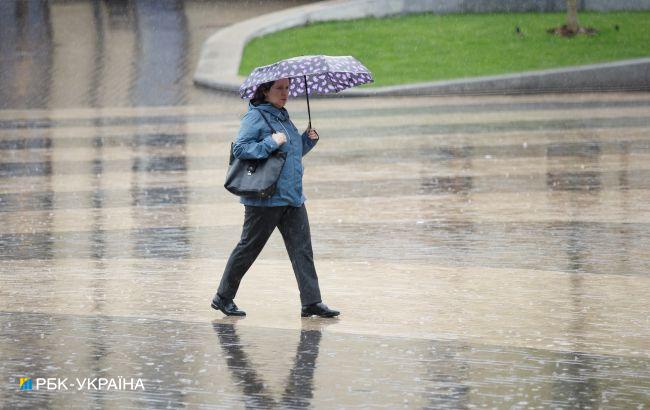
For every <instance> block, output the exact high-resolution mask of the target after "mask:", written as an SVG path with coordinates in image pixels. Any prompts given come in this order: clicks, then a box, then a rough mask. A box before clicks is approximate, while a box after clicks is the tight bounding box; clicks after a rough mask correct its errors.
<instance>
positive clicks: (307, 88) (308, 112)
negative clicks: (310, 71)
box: [303, 75, 311, 129]
mask: <svg viewBox="0 0 650 410" xmlns="http://www.w3.org/2000/svg"><path fill="white" fill-rule="evenodd" d="M303 78H304V79H305V97H307V115H308V116H309V125H308V128H309V129H311V110H310V109H309V87H308V86H307V76H306V75H304V76H303Z"/></svg>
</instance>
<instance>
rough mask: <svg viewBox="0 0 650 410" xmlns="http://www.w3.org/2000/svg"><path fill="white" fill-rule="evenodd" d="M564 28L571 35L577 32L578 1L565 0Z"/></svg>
mask: <svg viewBox="0 0 650 410" xmlns="http://www.w3.org/2000/svg"><path fill="white" fill-rule="evenodd" d="M566 27H567V29H568V30H569V31H571V32H573V33H577V32H578V0H566Z"/></svg>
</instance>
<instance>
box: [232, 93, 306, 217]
mask: <svg viewBox="0 0 650 410" xmlns="http://www.w3.org/2000/svg"><path fill="white" fill-rule="evenodd" d="M260 111H261V112H260ZM262 115H265V116H266V119H267V120H268V121H269V122H270V123H271V126H272V127H273V128H274V129H275V131H276V132H282V133H284V134H285V135H286V136H287V142H285V143H284V144H282V145H278V143H277V142H275V140H274V139H273V138H272V137H271V134H272V131H271V129H270V128H269V126H268V125H267V124H266V121H264V119H263V118H262ZM317 142H318V140H312V139H310V138H309V137H308V136H307V131H305V132H303V133H302V134H301V133H300V132H299V131H298V129H297V128H296V126H295V125H293V122H291V119H289V113H288V112H287V110H286V109H284V108H276V107H275V106H273V105H271V104H269V103H264V104H260V105H258V106H254V105H252V104H250V103H249V104H248V111H247V112H246V114H244V116H243V117H242V120H241V126H240V128H239V133H238V134H237V139H236V141H235V143H234V145H233V155H234V156H235V157H236V158H243V159H260V158H267V157H268V156H269V155H270V154H271V153H272V152H273V151H275V150H276V149H279V150H280V151H283V152H286V153H287V157H286V161H285V163H284V167H283V168H282V172H281V173H280V177H279V178H278V182H277V185H276V190H275V193H274V194H273V195H272V196H270V197H269V198H264V199H261V198H243V197H242V198H241V199H240V202H241V203H242V204H244V205H250V206H286V205H289V206H295V207H299V206H301V205H302V204H303V203H304V202H305V199H306V198H305V195H304V194H303V192H302V175H303V167H302V157H303V156H304V155H306V154H307V153H308V152H309V151H310V150H311V149H312V148H314V146H315V145H316V143H317Z"/></svg>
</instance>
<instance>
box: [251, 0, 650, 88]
mask: <svg viewBox="0 0 650 410" xmlns="http://www.w3.org/2000/svg"><path fill="white" fill-rule="evenodd" d="M579 21H580V24H581V25H582V26H590V27H594V28H596V29H597V30H598V31H599V33H598V34H597V35H595V36H591V37H585V36H580V37H574V38H561V37H558V36H554V35H552V34H548V33H547V32H546V30H547V29H548V28H551V27H556V26H559V25H562V24H563V23H564V14H563V13H513V14H453V15H435V14H417V15H409V16H400V17H392V18H386V19H375V18H368V19H361V20H354V21H341V22H328V23H318V24H312V25H309V26H307V27H300V28H295V29H290V30H285V31H282V32H278V33H274V34H270V35H268V36H264V37H260V38H256V39H254V40H253V41H251V42H250V43H249V44H248V45H247V46H246V48H245V50H244V55H243V58H242V62H241V66H240V69H239V73H240V74H241V75H244V76H246V75H248V74H249V73H250V71H251V70H252V69H253V68H255V67H257V66H260V65H265V64H270V63H273V62H275V61H277V60H281V59H284V58H288V57H293V56H298V55H309V54H329V55H353V56H355V57H356V58H358V59H359V60H361V61H362V62H363V63H364V64H365V65H366V67H368V68H369V69H370V71H372V72H373V74H374V76H375V83H374V86H385V85H394V84H405V83H413V82H422V81H435V80H444V79H454V78H462V77H475V76H482V75H494V74H505V73H515V72H520V71H527V70H537V69H545V68H554V67H563V66H572V65H580V64H590V63H598V62H606V61H615V60H622V59H627V58H637V57H648V56H650V12H629V13H627V12H616V13H580V14H579ZM616 25H618V26H619V30H618V31H617V30H615V26H616ZM516 26H519V27H520V28H521V32H522V35H517V34H516V33H515V27H516Z"/></svg>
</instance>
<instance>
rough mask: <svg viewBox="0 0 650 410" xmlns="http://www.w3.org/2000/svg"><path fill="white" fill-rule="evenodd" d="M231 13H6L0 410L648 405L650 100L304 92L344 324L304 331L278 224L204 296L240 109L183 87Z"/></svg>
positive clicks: (301, 114)
mask: <svg viewBox="0 0 650 410" xmlns="http://www.w3.org/2000/svg"><path fill="white" fill-rule="evenodd" d="M253 3H254V2H249V3H246V4H244V5H243V6H242V5H241V3H240V4H239V5H237V4H236V3H235V2H225V1H221V2H199V1H197V2H193V1H187V2H160V3H155V4H157V5H156V6H153V4H154V3H153V2H147V1H124V2H88V3H86V2H64V1H62V2H57V1H53V2H50V3H46V2H12V1H2V2H0V7H2V8H3V10H1V11H2V12H0V19H2V22H0V23H1V24H0V39H1V41H0V46H1V47H2V48H1V53H0V59H1V60H0V62H1V63H2V64H1V65H2V70H1V74H0V108H1V109H0V159H1V161H0V226H1V227H2V229H1V231H0V375H1V377H2V378H1V379H0V403H2V405H3V407H4V406H6V407H9V408H20V407H31V408H35V407H39V408H43V407H55V408H58V407H74V408H88V407H92V408H129V407H147V408H159V407H172V408H174V407H200V408H210V407H229V408H230V407H232V408H244V407H246V408H247V407H251V408H268V407H281V408H302V407H310V406H311V407H315V408H341V407H342V408H353V407H360V408H364V407H370V406H372V407H386V408H397V407H403V408H454V409H455V408H473V407H498V408H549V407H551V408H576V407H577V408H647V407H648V406H650V342H648V340H650V319H649V318H648V315H647V312H648V306H649V305H650V296H649V295H650V276H649V275H648V273H649V272H650V258H649V257H648V254H649V252H650V182H649V181H650V179H649V177H650V166H649V165H648V164H650V162H649V161H648V160H649V159H650V134H649V131H650V95H649V94H647V93H646V94H613V93H609V94H583V95H579V96H576V95H548V96H530V97H523V96H521V97H476V98H460V97H455V98H433V97H420V98H375V99H372V98H363V99H321V100H315V101H314V102H313V103H312V115H313V117H314V125H315V126H316V127H317V128H318V129H319V132H320V134H321V136H322V140H321V141H320V143H319V145H318V147H317V149H315V150H314V151H313V152H312V153H310V155H309V156H307V157H305V168H306V169H305V189H306V195H307V197H308V201H307V207H308V210H309V213H310V219H311V224H312V229H311V231H312V236H313V243H314V251H315V258H316V267H317V269H318V272H319V276H320V280H321V286H322V290H323V294H324V297H325V301H326V302H327V303H328V304H330V305H331V306H333V307H335V308H337V309H340V310H341V311H342V312H343V313H342V315H341V317H340V318H339V319H337V320H320V319H301V318H300V317H299V308H300V306H299V298H298V292H297V289H296V285H295V279H294V277H293V273H292V270H291V265H290V263H289V261H288V258H287V256H286V251H285V249H284V246H283V244H282V241H281V238H280V236H279V235H278V234H277V233H276V234H274V235H273V237H272V238H271V240H270V242H269V244H268V245H267V247H266V248H265V250H264V251H263V252H262V255H261V256H260V259H259V260H258V261H257V262H256V263H255V265H254V266H253V268H252V269H251V271H250V272H249V273H248V275H247V276H246V278H245V279H244V281H243V283H242V287H241V289H240V293H239V294H238V297H237V303H238V304H239V305H240V306H241V307H242V308H244V309H245V310H246V311H247V312H248V316H247V317H246V318H244V319H240V320H233V319H232V318H224V317H223V316H222V315H221V314H220V313H218V312H215V311H213V310H212V309H210V307H209V301H210V298H211V297H212V295H213V293H214V291H215V290H216V287H217V284H218V280H219V278H220V275H221V272H222V270H223V267H224V265H225V262H226V258H227V257H228V254H229V252H230V251H231V249H232V247H233V246H234V245H235V243H236V242H237V240H238V238H239V234H240V227H241V223H242V220H243V210H242V207H241V205H239V204H238V202H237V199H236V198H234V197H233V196H231V195H230V194H228V193H227V192H226V191H225V190H224V189H223V187H222V183H223V178H224V172H225V168H226V163H227V159H228V157H227V156H228V149H229V144H230V141H231V139H232V138H233V136H234V135H235V133H236V131H237V128H238V124H239V118H240V116H241V114H242V112H243V110H244V109H245V104H244V103H243V102H241V101H240V100H238V99H237V98H235V97H233V96H229V95H223V94H216V93H211V92H208V91H205V90H202V89H197V88H194V87H193V86H192V85H191V72H192V66H193V64H195V63H196V58H197V56H198V49H199V47H200V43H201V41H203V39H205V38H207V36H208V35H209V34H210V32H211V31H213V30H214V29H215V27H219V26H220V25H225V24H230V23H232V22H234V21H238V20H241V19H243V18H246V17H248V16H252V15H256V14H260V13H261V11H260V10H261V9H259V8H255V7H250V5H251V4H253ZM294 4H297V3H295V2H279V1H278V2H265V6H264V7H268V10H269V11H270V10H272V9H273V10H275V9H279V8H282V7H288V6H291V5H294ZM255 5H256V7H257V3H255ZM78 22H81V23H82V24H72V23H78ZM288 108H289V111H290V112H291V113H292V116H293V118H294V121H295V122H296V125H297V126H298V127H302V126H304V125H305V124H306V120H305V117H306V113H305V106H304V102H303V101H302V100H297V101H291V102H290V104H289V106H288ZM21 377H30V378H32V379H33V382H34V388H33V389H32V391H20V390H19V379H20V378H21ZM38 378H61V379H62V378H68V381H72V380H74V379H76V378H79V379H84V378H104V379H115V380H118V379H126V378H128V379H131V378H135V379H139V380H142V382H143V385H144V389H135V390H131V389H113V390H107V389H106V388H104V389H103V390H95V389H92V388H82V389H80V390H79V389H77V388H76V387H69V388H68V390H65V389H62V388H59V389H51V390H47V389H46V388H44V387H41V388H39V389H36V383H37V379H38Z"/></svg>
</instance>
